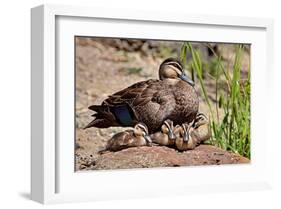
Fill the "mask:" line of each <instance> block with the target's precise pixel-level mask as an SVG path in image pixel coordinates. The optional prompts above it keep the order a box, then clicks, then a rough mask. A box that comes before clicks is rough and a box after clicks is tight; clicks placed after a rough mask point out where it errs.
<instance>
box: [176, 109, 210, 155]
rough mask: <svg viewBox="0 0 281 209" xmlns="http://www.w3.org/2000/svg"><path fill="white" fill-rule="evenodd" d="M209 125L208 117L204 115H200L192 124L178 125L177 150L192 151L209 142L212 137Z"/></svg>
mask: <svg viewBox="0 0 281 209" xmlns="http://www.w3.org/2000/svg"><path fill="white" fill-rule="evenodd" d="M208 124H209V123H208V120H207V117H206V116H205V115H204V114H203V113H198V114H197V116H196V119H195V120H194V121H193V122H192V123H184V124H182V125H181V126H179V125H177V126H176V127H175V130H174V133H175V134H176V141H175V145H176V148H177V149H178V150H180V151H186V150H191V149H194V148H195V147H196V146H198V145H199V144H200V143H201V142H203V141H205V140H208V139H209V138H210V137H211V133H210V130H209V126H208Z"/></svg>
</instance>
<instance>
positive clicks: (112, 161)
mask: <svg viewBox="0 0 281 209" xmlns="http://www.w3.org/2000/svg"><path fill="white" fill-rule="evenodd" d="M249 162H250V160H249V159H247V158H245V157H242V156H240V155H237V154H234V153H230V152H227V151H224V150H222V149H220V148H217V147H215V146H211V145H200V146H198V147H196V148H195V149H194V150H189V151H185V152H179V151H177V150H175V149H173V148H169V147H164V146H152V147H133V148H128V149H124V150H121V151H118V152H106V153H104V154H101V155H100V156H99V157H98V158H97V159H96V160H95V162H92V166H91V167H89V168H88V169H87V168H85V170H101V169H125V168H151V167H179V166H196V165H221V164H239V163H249Z"/></svg>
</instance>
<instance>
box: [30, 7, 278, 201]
mask: <svg viewBox="0 0 281 209" xmlns="http://www.w3.org/2000/svg"><path fill="white" fill-rule="evenodd" d="M31 14H32V15H31V25H32V31H31V39H32V46H31V49H32V50H31V51H32V54H31V55H32V62H31V64H32V65H31V66H32V69H31V71H32V79H31V80H32V89H31V91H32V101H31V110H32V119H31V120H32V132H31V133H32V138H31V166H32V168H31V199H33V200H35V201H38V202H41V203H56V202H66V201H67V202H71V201H88V200H103V199H119V198H129V197H144V196H153V197H154V196H163V195H171V194H172V195H177V194H188V193H205V192H214V191H220V192H226V191H245V190H253V189H265V188H270V187H271V179H272V178H271V175H272V161H271V160H270V159H271V153H270V152H269V150H268V146H269V144H270V139H269V138H268V137H267V135H268V128H267V126H264V124H268V121H270V120H271V117H273V114H272V113H270V114H265V112H264V111H263V109H264V108H265V107H266V108H269V109H270V105H271V104H267V103H265V99H264V98H270V96H271V95H273V92H274V89H273V86H272V83H271V82H270V80H271V78H272V76H274V72H273V67H272V63H273V60H272V57H273V56H272V52H273V32H272V31H273V21H272V20H271V19H260V18H244V17H224V16H204V15H189V14H173V13H169V14H167V13H161V12H159V11H156V12H147V11H137V10H136V11H132V10H112V9H107V8H88V7H87V8H84V7H76V6H75V7H73V6H58V5H43V6H39V7H36V8H33V9H32V10H31ZM93 26H94V27H93ZM171 27H172V28H173V29H174V31H177V33H169V28H171ZM75 35H86V36H87V35H88V36H105V37H128V38H150V39H166V40H191V41H210V42H235V43H239V42H243V43H244V42H245V43H250V44H252V58H251V72H252V91H251V94H252V101H251V105H252V107H253V108H252V111H251V132H252V136H251V137H252V150H251V152H252V158H251V163H250V164H246V165H224V166H204V167H186V168H155V169H135V170H134V169H133V170H122V171H120V170H117V171H98V172H97V171H95V172H84V173H77V172H75V171H74V164H73V161H74V141H73V137H74V122H73V120H74V112H73V111H74V108H73V105H74V70H73V69H74V58H73V57H74V56H73V53H74V50H73V49H74V38H73V36H75ZM71 43H72V44H71ZM71 57H72V59H71ZM268 72H271V73H268ZM62 78H63V79H62ZM261 82H263V84H264V85H259V84H260V83H261ZM268 92H271V93H268ZM61 106H63V107H64V108H63V110H62V108H61ZM69 130H73V131H69ZM206 174H207V175H208V176H209V177H211V178H209V179H208V178H205V177H206ZM136 178H137V179H140V180H139V181H137V182H136V181H135V179H136ZM185 178H186V179H193V180H192V181H179V179H185ZM166 179H174V180H173V181H167V180H166ZM210 179H212V181H210ZM105 180H106V182H107V183H106V184H105V183H103V182H105ZM163 182H165V183H163Z"/></svg>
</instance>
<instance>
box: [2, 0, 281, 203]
mask: <svg viewBox="0 0 281 209" xmlns="http://www.w3.org/2000/svg"><path fill="white" fill-rule="evenodd" d="M42 3H60V4H73V5H75V4H76V5H82V6H83V5H84V6H85V5H90V6H103V7H104V6H107V7H113V8H116V9H118V8H128V9H129V8H139V9H140V10H146V9H147V10H162V12H163V11H164V12H169V11H172V12H173V13H174V12H177V11H179V12H186V13H193V14H211V15H233V16H250V17H272V18H274V19H275V32H274V33H275V44H274V45H275V46H276V47H275V49H274V52H275V68H276V69H279V71H278V70H276V71H277V74H276V75H275V80H274V81H272V82H275V87H276V88H278V89H281V88H280V87H281V86H280V85H281V82H280V78H281V75H280V74H281V73H280V70H281V63H280V59H278V58H280V57H281V53H280V47H281V43H280V42H281V13H280V6H279V5H278V1H277V0H275V1H273V0H272V1H271V0H263V1H259V2H258V1H252V2H250V1H248V2H247V1H245V0H232V1H225V0H223V1H219V0H212V1H209V0H206V1H201V0H196V1H190V2H189V1H187V0H184V1H182V2H181V1H179V0H173V1H163V0H162V1H158V2H157V1H152V0H138V1H132V0H126V1H125V0H124V1H123V0H118V1H117V0H112V1H109V0H103V1H100V2H99V1H94V0H88V1H86V0H79V1H74V0H56V1H38V0H37V1H36V0H26V1H20V0H9V1H5V2H4V1H3V0H2V2H1V6H0V8H1V12H0V15H1V16H0V21H1V32H0V40H1V42H0V43H1V44H0V53H1V54H0V55H1V56H0V57H1V58H0V60H1V63H0V64H1V65H0V72H1V76H0V91H1V94H0V95H1V102H0V116H1V120H0V123H1V124H0V127H1V128H0V130H1V134H0V140H1V142H2V143H1V145H2V147H1V152H0V153H1V158H0V159H1V171H0V187H1V189H0V206H1V208H39V207H42V206H41V205H39V204H38V203H34V202H32V201H30V200H28V199H29V185H30V179H29V178H30V177H29V176H30V163H29V161H30V8H31V7H33V6H37V5H39V4H42ZM277 46H278V47H277ZM261 85H262V83H261ZM270 102H274V105H275V108H274V109H273V110H270V111H276V121H274V122H272V134H271V135H272V137H271V139H270V140H271V141H272V152H273V153H275V156H276V167H275V173H274V176H275V178H274V182H275V183H274V189H273V190H269V191H257V192H241V193H226V194H222V193H217V194H202V195H189V196H178V197H173V196H171V197H164V198H157V199H134V200H122V201H107V202H95V203H75V204H63V205H53V206H48V207H51V208H77V207H79V208H123V209H125V208H132V207H133V208H144V207H157V208H158V207H162V208H175V207H184V208H191V207H194V208H217V209H218V208H246V207H248V208H249V207H251V208H252V207H259V206H260V207H262V208H265V207H266V208H280V206H281V203H280V197H281V163H280V162H279V160H278V159H280V156H279V154H278V153H280V151H279V150H280V148H279V147H280V145H281V143H280V141H281V139H280V138H281V137H280V133H277V132H276V131H277V130H279V129H280V127H279V124H280V121H279V120H278V117H280V110H278V109H277V107H281V103H280V95H275V98H273V99H272V101H270ZM265 111H269V110H265ZM278 123H279V124H278ZM207 177H208V176H207V174H206V178H207Z"/></svg>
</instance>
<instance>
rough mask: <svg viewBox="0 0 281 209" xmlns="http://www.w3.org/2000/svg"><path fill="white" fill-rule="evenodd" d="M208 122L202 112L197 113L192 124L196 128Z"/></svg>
mask: <svg viewBox="0 0 281 209" xmlns="http://www.w3.org/2000/svg"><path fill="white" fill-rule="evenodd" d="M208 123H209V120H208V118H207V116H206V115H204V114H203V113H197V115H196V118H195V119H194V122H193V125H192V126H193V127H194V128H195V129H196V128H198V127H200V126H202V125H205V124H208Z"/></svg>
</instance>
